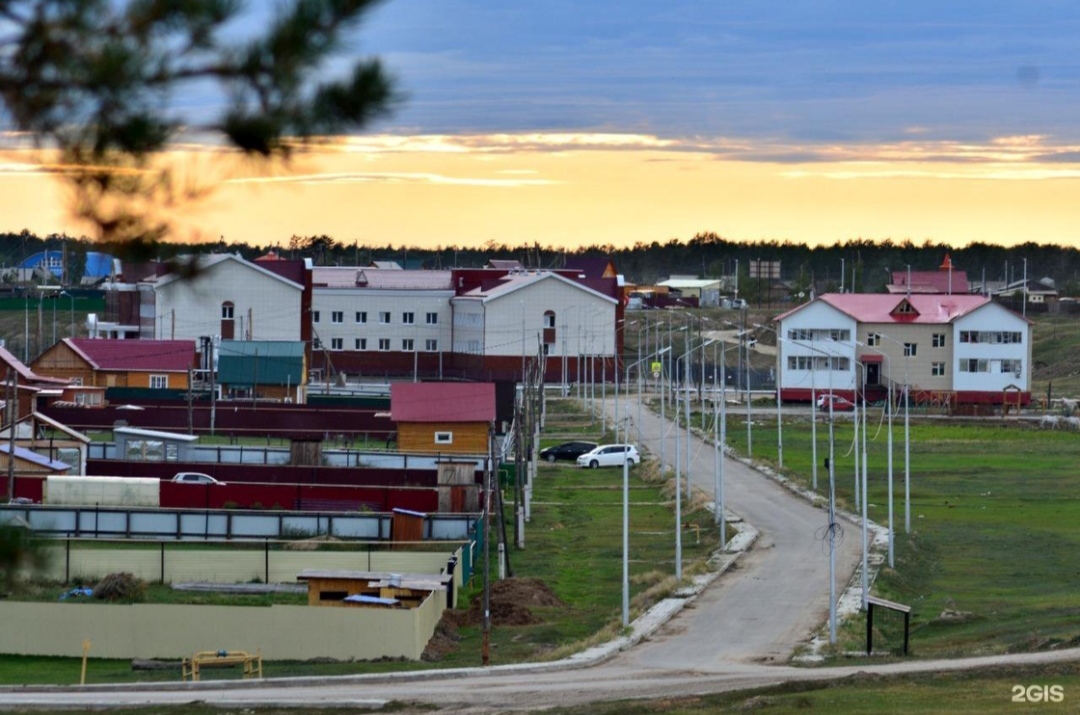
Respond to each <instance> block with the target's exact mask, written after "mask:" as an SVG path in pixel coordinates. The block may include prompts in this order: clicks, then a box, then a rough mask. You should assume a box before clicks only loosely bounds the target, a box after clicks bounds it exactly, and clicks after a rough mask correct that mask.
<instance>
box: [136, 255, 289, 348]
mask: <svg viewBox="0 0 1080 715" xmlns="http://www.w3.org/2000/svg"><path fill="white" fill-rule="evenodd" d="M302 292H303V290H302V289H301V288H300V287H299V286H297V285H296V284H294V283H291V282H288V281H285V280H283V279H280V278H278V277H276V276H273V275H268V274H267V273H264V272H263V271H262V270H259V269H257V268H255V267H253V266H251V265H249V264H246V263H243V262H240V261H234V260H223V261H219V262H217V263H215V264H213V265H211V266H209V267H208V268H206V269H205V270H204V271H202V272H200V273H198V274H197V275H195V276H194V277H192V278H187V279H183V280H172V281H169V282H167V283H165V284H163V285H159V286H157V287H155V289H154V293H155V301H154V309H153V310H154V312H155V316H154V324H155V326H156V327H155V331H154V333H155V334H154V336H153V337H155V338H157V339H159V340H172V339H176V340H198V338H199V337H200V336H203V335H218V334H220V333H221V306H222V304H223V303H225V302H226V301H229V302H231V303H232V304H233V316H234V325H235V337H236V339H238V340H244V339H247V337H248V331H249V329H250V335H251V339H252V340H299V339H300V298H301V294H302Z"/></svg>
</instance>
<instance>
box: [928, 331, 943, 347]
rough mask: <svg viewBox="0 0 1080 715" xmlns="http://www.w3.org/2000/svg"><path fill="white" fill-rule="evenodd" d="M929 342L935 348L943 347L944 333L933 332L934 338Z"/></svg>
mask: <svg viewBox="0 0 1080 715" xmlns="http://www.w3.org/2000/svg"><path fill="white" fill-rule="evenodd" d="M930 344H931V345H932V346H933V347H935V348H943V347H945V333H934V339H933V341H932V342H931V343H930Z"/></svg>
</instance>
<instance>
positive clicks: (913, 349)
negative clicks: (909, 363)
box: [904, 343, 919, 357]
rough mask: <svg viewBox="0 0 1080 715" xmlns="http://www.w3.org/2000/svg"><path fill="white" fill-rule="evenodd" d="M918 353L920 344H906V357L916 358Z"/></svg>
mask: <svg viewBox="0 0 1080 715" xmlns="http://www.w3.org/2000/svg"><path fill="white" fill-rule="evenodd" d="M918 352H919V344H918V343H904V357H915V355H916V354H917V353H918Z"/></svg>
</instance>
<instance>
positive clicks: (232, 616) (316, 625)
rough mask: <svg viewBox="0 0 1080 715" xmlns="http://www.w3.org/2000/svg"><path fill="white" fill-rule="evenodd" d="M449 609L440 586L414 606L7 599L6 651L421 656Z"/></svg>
mask: <svg viewBox="0 0 1080 715" xmlns="http://www.w3.org/2000/svg"><path fill="white" fill-rule="evenodd" d="M445 607H446V593H445V592H441V591H436V592H433V593H432V594H431V596H429V597H428V598H427V599H426V600H425V601H424V602H423V603H422V604H420V606H419V607H418V608H413V609H374V608H361V607H357V608H319V607H312V606H269V607H262V608H259V607H245V606H180V605H150V604H134V605H105V604H89V603H17V602H0V623H4V624H6V625H5V626H4V627H3V628H0V653H6V654H15V655H44V656H66V657H78V656H81V655H82V643H83V641H84V640H89V641H90V656H91V657H92V658H182V657H189V656H191V654H193V653H195V652H197V651H201V650H244V651H249V652H251V653H254V652H256V651H259V652H261V653H262V657H263V658H265V659H268V660H307V659H310V658H338V659H342V660H349V659H353V660H371V659H376V658H384V657H385V658H408V659H410V660H419V658H420V655H421V654H422V653H423V650H424V647H425V646H426V644H427V642H428V640H429V639H430V638H431V635H432V634H433V633H434V632H435V624H436V623H437V622H438V620H439V617H440V616H441V615H442V612H443V610H444V608H445Z"/></svg>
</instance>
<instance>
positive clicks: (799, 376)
mask: <svg viewBox="0 0 1080 715" xmlns="http://www.w3.org/2000/svg"><path fill="white" fill-rule="evenodd" d="M856 328H857V323H856V322H855V319H854V318H851V317H849V316H847V315H845V314H844V313H842V312H840V311H839V310H837V309H836V308H834V307H832V306H831V305H829V304H828V303H826V302H824V301H820V300H818V301H814V302H812V303H810V304H809V305H807V306H806V307H804V308H803V309H802V310H799V311H797V312H795V313H793V314H791V315H789V316H788V317H787V318H785V319H784V320H783V322H781V323H780V327H779V333H780V336H781V337H782V338H783V339H782V340H779V341H777V342H778V350H779V354H780V358H779V362H780V389H782V390H810V389H816V390H817V391H818V392H828V391H829V390H830V389H832V390H844V391H849V390H854V389H855V371H856V369H857V368H856V367H855V347H856V346H855V336H856ZM834 331H840V332H839V334H837V333H835V332H834ZM834 338H835V339H834ZM826 354H828V355H829V356H835V357H837V358H841V359H842V360H843V361H844V362H843V364H845V365H846V369H833V370H828V369H826V366H827V365H828V364H829V357H827V356H826ZM790 358H796V367H792V366H791V360H790ZM811 358H816V362H808V361H809V360H810V359H811ZM800 365H804V366H800Z"/></svg>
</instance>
